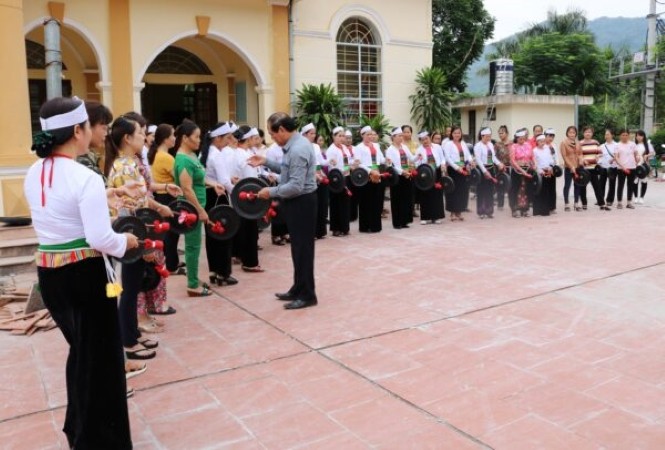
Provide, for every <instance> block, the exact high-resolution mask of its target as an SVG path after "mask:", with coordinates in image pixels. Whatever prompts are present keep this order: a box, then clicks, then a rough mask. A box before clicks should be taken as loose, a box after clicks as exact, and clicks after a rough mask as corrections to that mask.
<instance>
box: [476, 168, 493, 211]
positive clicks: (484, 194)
mask: <svg viewBox="0 0 665 450" xmlns="http://www.w3.org/2000/svg"><path fill="white" fill-rule="evenodd" d="M490 173H491V174H493V171H490ZM476 213H477V214H478V215H479V216H483V215H488V216H491V215H493V214H494V182H493V181H492V180H488V179H486V178H485V177H484V176H483V178H482V179H481V180H480V183H478V186H477V187H476Z"/></svg>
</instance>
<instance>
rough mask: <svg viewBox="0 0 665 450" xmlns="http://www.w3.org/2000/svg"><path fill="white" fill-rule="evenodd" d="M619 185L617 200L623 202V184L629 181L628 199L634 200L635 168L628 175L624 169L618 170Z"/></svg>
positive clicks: (627, 187)
mask: <svg viewBox="0 0 665 450" xmlns="http://www.w3.org/2000/svg"><path fill="white" fill-rule="evenodd" d="M618 178H619V186H618V187H617V201H618V202H619V203H621V201H622V200H623V186H624V184H626V181H627V182H628V186H626V192H627V194H628V201H629V202H630V201H632V200H633V184H634V183H635V169H630V172H629V173H628V175H626V174H625V173H624V171H623V170H619V171H618Z"/></svg>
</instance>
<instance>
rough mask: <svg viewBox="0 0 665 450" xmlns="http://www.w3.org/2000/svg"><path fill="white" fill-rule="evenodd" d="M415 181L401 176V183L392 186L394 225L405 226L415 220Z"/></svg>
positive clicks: (391, 208) (391, 211) (391, 197)
mask: <svg viewBox="0 0 665 450" xmlns="http://www.w3.org/2000/svg"><path fill="white" fill-rule="evenodd" d="M412 200H413V183H412V182H411V180H409V179H407V178H405V177H402V176H400V177H399V183H398V184H397V185H395V186H391V187H390V213H391V215H392V221H393V227H394V228H403V227H405V226H406V225H408V224H410V223H411V222H413V202H412Z"/></svg>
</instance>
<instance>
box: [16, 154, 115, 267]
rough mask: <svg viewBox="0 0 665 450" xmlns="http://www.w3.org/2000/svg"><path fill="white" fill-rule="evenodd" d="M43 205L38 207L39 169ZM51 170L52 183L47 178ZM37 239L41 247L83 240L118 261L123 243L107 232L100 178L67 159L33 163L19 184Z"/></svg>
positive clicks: (113, 233) (40, 203) (109, 220)
mask: <svg viewBox="0 0 665 450" xmlns="http://www.w3.org/2000/svg"><path fill="white" fill-rule="evenodd" d="M45 162H46V165H45V167H44V168H45V170H44V196H45V202H44V203H45V205H44V206H42V184H41V175H42V167H43V166H44V163H45ZM51 169H53V183H52V185H50V186H49V178H50V174H51ZM23 190H24V193H25V198H26V200H27V201H28V204H29V205H30V215H31V216H32V223H33V225H34V227H35V233H37V239H38V240H39V243H40V244H43V245H55V244H64V243H67V242H71V241H74V240H76V239H81V238H85V240H86V241H87V242H88V244H89V245H90V247H91V248H93V249H95V250H98V251H100V252H102V253H105V254H108V255H111V256H116V257H121V256H123V255H124V254H125V251H126V249H127V239H126V238H125V236H124V235H123V234H118V233H116V232H114V231H113V229H112V228H111V217H110V214H109V207H108V204H107V201H106V190H105V189H104V181H103V180H102V177H100V176H99V175H97V174H96V173H95V172H93V171H92V170H90V169H88V168H87V167H85V166H83V165H81V164H79V163H77V162H76V161H73V160H71V159H69V158H64V157H56V158H52V159H51V158H49V159H40V160H39V161H37V162H35V163H34V164H33V165H32V166H31V167H30V169H28V173H27V175H26V177H25V181H24V183H23Z"/></svg>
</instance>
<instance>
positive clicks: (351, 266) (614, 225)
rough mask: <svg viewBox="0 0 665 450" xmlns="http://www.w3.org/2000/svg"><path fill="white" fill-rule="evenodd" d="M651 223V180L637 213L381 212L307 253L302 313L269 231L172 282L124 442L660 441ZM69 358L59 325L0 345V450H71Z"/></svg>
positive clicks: (657, 223) (662, 188)
mask: <svg viewBox="0 0 665 450" xmlns="http://www.w3.org/2000/svg"><path fill="white" fill-rule="evenodd" d="M590 198H591V197H590ZM664 212H665V184H660V183H651V185H650V188H649V192H648V204H647V205H644V206H641V205H640V206H638V207H637V209H635V210H632V211H631V210H625V209H624V210H621V211H618V210H613V211H611V212H601V211H598V210H596V209H593V208H592V209H591V210H589V211H587V212H569V213H564V212H563V211H562V208H560V211H559V214H557V215H555V216H551V217H548V218H542V217H538V218H528V219H513V218H511V217H509V214H508V212H507V211H504V212H502V213H498V214H497V218H496V219H494V220H492V221H489V220H485V221H481V220H479V219H478V218H476V217H474V215H472V214H467V215H466V221H465V222H464V223H457V222H456V223H451V222H449V221H448V222H446V223H444V224H443V225H428V226H421V225H413V226H412V227H411V228H410V229H407V230H393V229H392V227H391V226H390V222H389V220H385V221H384V227H385V229H384V231H383V232H382V233H380V234H373V235H361V234H359V233H357V232H356V231H353V232H352V235H351V236H349V237H347V238H332V237H328V238H326V239H324V240H322V241H318V242H317V244H316V245H317V248H316V251H317V260H316V273H317V283H318V285H317V290H318V293H319V306H317V307H315V308H310V309H306V310H299V311H285V310H284V309H283V308H282V303H281V302H279V301H276V300H274V299H273V292H277V291H282V290H284V289H286V288H288V286H289V284H290V283H289V280H290V278H291V265H290V255H289V251H288V247H276V246H272V245H270V243H269V239H268V238H269V236H267V234H264V235H262V236H261V240H260V241H261V244H262V245H263V246H264V247H265V249H264V250H263V251H262V252H261V253H260V260H261V265H262V266H263V267H265V268H266V269H267V271H266V272H265V273H263V274H248V273H243V272H240V271H237V273H236V274H235V275H236V276H237V278H238V279H239V280H240V284H238V285H237V286H234V287H224V288H219V289H215V291H216V295H214V296H212V297H208V298H203V299H200V298H199V299H193V298H188V297H186V295H184V289H185V288H184V277H172V278H171V279H170V280H169V297H170V300H171V303H172V304H173V305H174V306H175V307H176V308H177V309H178V313H177V314H176V315H174V316H170V317H167V318H165V319H164V320H165V321H166V322H167V331H166V332H165V333H163V334H161V335H159V336H158V337H159V339H160V347H159V352H158V357H157V358H156V359H154V360H152V361H150V362H149V368H148V371H147V372H146V373H145V374H144V375H142V376H140V377H137V378H134V379H132V380H130V382H129V384H130V385H131V386H133V387H134V388H135V389H136V391H137V393H136V395H135V397H134V398H133V399H131V400H130V401H129V407H130V415H131V422H132V436H133V440H134V443H135V447H136V448H139V449H204V448H216V449H217V448H233V449H266V448H269V449H296V448H297V449H310V448H311V449H345V450H346V449H366V448H381V449H384V448H385V449H405V448H417V449H467V448H468V449H478V448H497V449H522V448H523V449H537V448H545V449H558V448H562V449H587V448H588V449H598V448H617V449H626V448H630V449H662V448H665V354H664V353H663V352H664V351H663V349H664V348H665V288H664V287H663V284H662V283H661V280H662V279H661V278H660V276H661V275H662V273H663V269H664V268H665V267H664V262H665V251H664V247H665V244H664V243H662V242H663V241H665V236H661V235H660V233H661V230H662V229H663V227H662V226H661V223H662V221H663V218H664V217H665V215H664ZM352 228H354V229H357V225H356V226H353V227H352ZM201 266H202V274H206V273H207V272H206V270H205V269H206V268H205V260H204V259H202V263H201ZM65 356H66V347H65V342H64V339H63V338H62V337H61V335H60V334H59V332H58V331H57V330H55V331H51V332H48V333H37V334H35V335H33V336H32V337H30V338H27V337H22V336H10V335H9V334H7V333H3V334H1V335H0V399H1V400H2V401H0V447H1V448H7V449H51V448H53V449H57V448H66V441H65V439H64V436H63V435H62V433H61V432H60V431H59V430H60V429H61V427H62V422H63V416H64V407H63V406H64V403H65V399H66V396H65V390H64V361H65Z"/></svg>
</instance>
